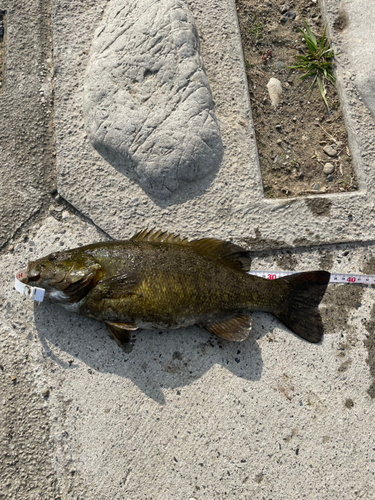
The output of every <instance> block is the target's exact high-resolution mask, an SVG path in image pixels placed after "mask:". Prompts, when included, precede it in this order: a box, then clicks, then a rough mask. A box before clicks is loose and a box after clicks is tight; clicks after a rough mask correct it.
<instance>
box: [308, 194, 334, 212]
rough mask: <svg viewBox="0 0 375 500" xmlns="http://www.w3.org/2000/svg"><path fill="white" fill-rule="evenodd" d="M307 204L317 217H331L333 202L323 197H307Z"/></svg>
mask: <svg viewBox="0 0 375 500" xmlns="http://www.w3.org/2000/svg"><path fill="white" fill-rule="evenodd" d="M305 204H306V206H307V208H308V209H309V210H310V211H311V213H312V214H313V215H315V217H329V215H330V213H331V205H332V202H331V201H330V200H325V199H323V198H315V199H309V198H308V199H306V200H305Z"/></svg>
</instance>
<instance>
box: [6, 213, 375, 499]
mask: <svg viewBox="0 0 375 500" xmlns="http://www.w3.org/2000/svg"><path fill="white" fill-rule="evenodd" d="M60 217H61V220H56V219H54V218H52V217H50V218H48V219H47V220H46V221H45V222H44V223H43V225H42V226H41V227H40V228H37V227H36V228H31V230H30V232H29V235H28V238H29V239H28V241H26V242H25V241H24V240H23V239H21V240H20V241H18V242H16V243H15V250H14V252H13V253H9V254H7V255H3V256H2V257H1V258H0V272H1V275H2V276H3V280H2V282H1V284H0V297H1V300H0V304H1V308H0V317H1V325H2V326H1V335H0V340H1V343H2V352H3V353H4V352H5V349H7V351H6V355H7V356H6V358H5V360H4V361H3V363H2V364H3V371H2V374H1V376H2V384H3V388H4V389H5V392H4V393H2V405H1V406H0V407H1V408H2V411H4V412H7V413H6V414H7V415H9V416H10V418H11V419H13V421H14V420H16V422H19V425H21V426H22V429H24V430H23V434H21V436H22V437H25V439H26V443H27V444H26V443H21V442H20V440H19V436H18V434H17V433H16V434H14V433H11V435H10V437H8V438H7V439H6V440H1V445H0V446H2V448H3V450H2V451H3V452H5V453H6V454H7V455H6V457H7V460H9V461H11V460H13V462H15V463H17V464H18V467H19V469H18V470H24V469H25V460H26V458H25V456H27V457H30V460H34V461H36V460H37V457H38V456H42V457H43V454H44V453H46V446H47V444H46V443H48V449H49V453H50V455H49V460H50V465H49V467H50V469H49V470H48V472H49V476H48V481H47V480H46V483H47V486H46V488H47V489H46V490H40V491H42V492H43V493H39V496H38V494H34V496H32V494H31V492H29V491H28V488H29V487H30V485H33V484H34V483H33V482H27V481H26V483H23V482H22V481H21V480H18V479H16V478H14V477H12V471H13V470H12V468H11V466H9V468H7V470H8V473H9V476H10V479H9V482H8V481H6V482H2V485H1V489H0V491H1V493H2V495H3V498H9V499H15V498H23V499H28V498H38V499H39V498H43V499H44V498H48V499H49V498H61V499H69V500H71V499H78V498H85V500H94V499H95V500H96V499H98V498H100V499H103V500H104V499H111V500H117V499H119V500H120V499H124V498H131V499H134V500H138V499H139V500H145V499H152V500H154V499H166V498H167V499H169V498H170V499H172V498H173V499H176V500H185V499H191V498H194V499H197V500H201V499H208V500H211V499H212V498H220V499H221V498H229V499H232V498H240V499H242V500H245V499H250V498H251V499H253V498H255V499H262V498H277V499H278V500H279V499H280V500H281V499H287V498H293V499H302V498H306V499H311V500H316V498H319V499H320V500H336V499H337V500H342V498H356V497H359V498H366V499H367V498H368V499H370V498H374V495H375V480H374V468H373V460H374V459H375V453H374V450H373V440H372V439H371V432H372V431H371V430H372V429H373V426H374V417H373V405H374V401H373V399H372V398H371V396H370V394H369V393H368V389H369V388H370V386H371V384H372V383H373V378H372V376H374V373H373V370H372V372H371V367H370V365H369V363H368V361H367V360H368V358H369V356H371V357H373V354H374V346H372V348H371V350H368V345H367V344H368V336H367V335H368V330H367V327H368V324H367V321H368V319H369V318H370V311H371V307H372V303H373V301H374V289H373V288H372V287H362V286H356V285H329V289H328V292H327V295H326V298H325V299H324V303H323V305H322V306H321V309H322V314H323V317H324V323H325V327H326V332H327V333H326V335H325V338H324V341H323V343H322V344H321V345H312V344H309V343H307V342H304V341H302V340H301V339H299V338H298V337H297V336H294V335H293V334H291V333H290V332H289V331H288V330H287V329H286V328H284V327H282V325H281V324H280V323H279V322H278V321H277V320H276V319H274V318H273V317H272V316H271V315H268V314H262V313H256V314H254V315H253V318H254V332H253V335H252V337H251V338H250V339H249V340H248V341H245V342H243V343H241V344H237V343H227V342H224V341H221V340H219V339H217V338H216V337H214V336H210V335H209V334H208V333H207V332H206V331H204V330H201V329H199V328H188V329H182V330H181V331H178V332H176V331H170V332H167V331H163V332H161V331H139V332H137V333H136V334H135V336H134V338H133V342H132V350H131V352H128V353H125V352H124V351H122V350H121V349H120V348H119V347H118V346H117V344H116V343H115V342H114V341H113V340H112V339H111V338H110V337H109V336H108V334H107V331H106V328H105V326H104V325H102V324H100V323H97V322H95V321H92V320H88V319H85V318H83V317H80V316H77V315H75V314H72V313H68V312H67V311H65V310H64V309H62V308H60V307H59V306H57V305H52V304H48V303H43V304H41V305H36V304H34V303H33V302H32V301H30V300H29V299H26V298H22V297H21V296H20V295H19V294H17V292H16V291H15V290H14V289H13V286H12V285H13V271H14V270H16V269H19V268H21V267H23V266H24V265H25V264H26V262H27V260H28V259H30V258H32V259H34V258H37V257H39V256H42V255H45V254H46V253H48V252H51V251H56V250H61V249H64V248H69V247H73V246H77V245H80V244H86V243H88V242H91V241H95V240H102V239H103V235H102V234H101V233H100V232H98V230H96V229H95V228H94V227H93V226H92V225H90V224H88V223H85V222H82V221H81V220H80V219H79V218H77V217H75V216H73V215H72V214H70V213H69V212H67V211H63V212H62V213H61V212H60ZM51 235H53V237H51ZM30 250H32V251H30ZM253 257H254V258H253V266H254V268H260V269H275V270H276V269H293V270H295V271H299V270H305V269H314V268H321V269H328V270H330V271H336V272H340V271H341V272H342V271H345V272H366V271H370V270H373V268H374V262H375V251H374V247H373V246H362V247H358V246H356V245H353V246H351V247H348V246H337V247H327V248H323V249H315V250H313V249H310V250H308V249H305V250H303V249H301V250H300V251H298V252H291V251H282V250H279V251H270V252H268V253H263V255H262V254H258V255H255V254H254V256H253ZM366 343H367V344H366ZM17 346H20V348H19V353H18V354H15V353H14V352H13V353H12V351H13V350H15V351H17V349H18V347H17ZM9 355H10V356H11V357H12V356H13V357H14V356H15V355H16V356H17V357H18V363H17V365H18V367H16V366H13V365H12V364H11V363H10V362H9V358H8V356H9ZM21 360H22V361H23V365H22V363H21ZM15 370H18V372H17V371H15ZM26 373H27V376H26ZM371 373H372V376H371ZM14 375H16V376H17V379H16V380H13V381H12V376H14ZM21 388H22V389H23V390H24V391H25V393H24V394H23V397H22V399H21V400H18V399H17V398H16V397H14V395H15V392H16V391H20V390H21ZM29 391H30V392H29ZM33 405H35V406H36V408H35V411H34V412H33V411H32V410H33ZM37 409H40V413H38V414H36V410H37ZM36 415H37V416H36ZM26 430H27V432H26ZM41 436H43V438H41ZM44 438H45V440H43V439H44ZM12 443H13V446H12ZM21 444H22V445H23V448H22V447H21ZM7 463H8V462H7ZM30 469H31V472H28V471H26V473H25V474H24V477H25V478H26V479H27V478H28V474H29V475H31V474H32V471H33V470H35V469H33V468H32V466H31V468H30ZM41 474H43V475H44V474H45V472H44V470H43V471H41ZM54 480H55V482H54ZM50 482H51V483H52V484H49V483H50ZM42 484H43V483H42ZM16 488H18V493H17V489H16ZM48 488H50V490H48ZM36 491H39V490H36ZM48 491H51V494H49V493H46V492H48ZM52 492H53V493H52Z"/></svg>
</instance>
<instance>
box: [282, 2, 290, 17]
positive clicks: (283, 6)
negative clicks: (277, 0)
mask: <svg viewBox="0 0 375 500" xmlns="http://www.w3.org/2000/svg"><path fill="white" fill-rule="evenodd" d="M289 9H290V5H289V4H288V3H284V4H283V5H281V6H280V12H281V14H285V13H286V12H288V10H289Z"/></svg>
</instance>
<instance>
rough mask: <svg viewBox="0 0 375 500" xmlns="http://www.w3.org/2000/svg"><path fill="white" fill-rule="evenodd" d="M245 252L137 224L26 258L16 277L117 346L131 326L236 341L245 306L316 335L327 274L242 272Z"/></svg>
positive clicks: (247, 327) (242, 331) (244, 333)
mask: <svg viewBox="0 0 375 500" xmlns="http://www.w3.org/2000/svg"><path fill="white" fill-rule="evenodd" d="M249 270H250V256H249V252H248V251H247V250H245V249H243V248H241V247H240V246H238V245H235V244H233V243H229V242H225V241H221V240H217V239H213V238H204V239H200V240H194V241H188V239H186V238H185V239H182V238H181V237H180V236H177V235H175V234H169V233H167V232H161V231H155V230H144V231H141V232H139V233H137V234H136V235H135V236H133V237H132V238H131V239H130V240H125V241H110V242H104V243H94V244H91V245H87V246H83V247H79V248H75V249H72V250H66V251H62V252H56V253H52V254H50V255H47V256H46V257H43V258H41V259H38V260H36V261H34V262H29V264H28V267H27V272H26V276H25V277H24V278H23V279H22V281H23V282H24V283H26V284H29V285H31V286H37V287H40V288H44V289H45V290H46V298H47V299H49V300H51V301H53V302H57V303H59V304H60V305H61V306H63V307H65V308H66V309H68V310H69V311H72V312H75V313H78V314H81V315H83V316H86V317H88V318H92V319H95V320H98V321H102V322H104V323H105V324H106V326H107V328H108V331H109V332H110V334H111V335H112V336H113V338H114V339H115V340H116V341H117V343H118V344H119V345H120V346H122V347H123V346H125V345H126V343H127V342H129V339H130V332H131V331H134V330H137V329H138V328H158V329H166V328H167V329H169V328H172V329H175V328H182V327H186V326H191V325H198V326H201V327H204V328H206V329H207V330H208V331H210V332H212V333H214V334H215V335H217V336H218V337H220V338H222V339H225V340H231V341H236V342H241V341H243V340H245V339H247V338H248V337H249V335H250V332H251V327H252V320H251V318H250V316H249V314H250V313H251V311H265V312H269V313H271V314H273V315H274V316H276V317H277V318H278V319H279V320H280V321H281V322H282V323H283V324H284V325H285V326H287V327H288V328H289V329H290V330H292V332H294V333H296V334H297V335H299V336H300V337H302V338H304V339H306V340H308V341H309V342H314V343H316V342H319V341H320V340H321V339H322V336H323V323H322V320H321V316H320V313H319V310H318V305H319V303H320V301H321V299H322V298H323V295H324V293H325V290H326V287H327V284H328V282H329V278H330V274H329V273H328V272H326V271H312V272H305V273H296V274H293V275H291V276H287V277H285V278H279V279H277V280H273V281H269V280H266V279H264V278H260V277H257V276H251V275H249V274H247V271H249Z"/></svg>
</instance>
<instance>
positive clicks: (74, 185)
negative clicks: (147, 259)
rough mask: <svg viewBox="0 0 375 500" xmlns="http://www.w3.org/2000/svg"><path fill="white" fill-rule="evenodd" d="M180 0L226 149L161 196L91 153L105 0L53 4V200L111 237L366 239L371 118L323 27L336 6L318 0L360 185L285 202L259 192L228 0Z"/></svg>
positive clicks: (341, 42)
mask: <svg viewBox="0 0 375 500" xmlns="http://www.w3.org/2000/svg"><path fill="white" fill-rule="evenodd" d="M188 4H189V7H190V8H191V10H192V12H193V15H194V17H195V19H196V23H197V26H198V31H199V34H200V39H201V46H202V55H203V60H204V63H205V67H206V71H207V75H208V79H209V82H210V86H211V89H212V92H213V97H214V101H215V112H216V116H217V118H218V120H219V125H220V129H221V134H222V139H223V144H224V146H225V154H224V159H223V162H222V164H221V167H220V170H219V172H218V173H217V174H215V175H212V176H211V177H209V178H206V179H205V180H204V181H202V182H201V184H200V185H198V186H196V187H195V188H192V187H187V188H186V190H185V191H184V192H183V193H180V194H179V195H175V196H172V197H171V198H170V200H169V201H164V202H161V201H158V200H157V199H153V198H151V197H149V196H148V195H147V194H146V193H145V192H144V191H142V189H141V188H140V187H139V186H138V185H137V184H136V183H135V182H133V181H131V180H130V179H128V178H127V177H125V176H124V175H122V174H120V173H119V172H117V171H116V170H115V169H114V168H113V167H111V166H110V165H109V164H108V163H106V162H105V161H104V160H103V158H102V157H101V156H99V154H98V153H97V152H96V151H95V150H94V149H93V148H92V146H91V145H90V144H89V141H88V138H87V136H86V133H85V129H84V123H83V114H82V99H83V91H84V88H83V82H84V74H85V69H86V66H87V62H88V57H89V52H90V46H91V41H92V38H93V35H94V32H95V29H96V26H97V25H98V23H99V20H100V19H101V16H102V14H103V12H104V9H105V7H106V5H107V1H106V0H99V1H97V2H88V3H85V5H84V6H83V5H82V4H81V3H79V2H71V1H67V0H54V1H53V26H54V57H55V65H56V141H57V171H58V186H59V192H60V193H61V194H62V196H63V197H64V198H66V199H67V200H68V201H69V202H70V203H72V204H73V205H74V206H75V207H76V208H77V209H78V210H80V211H81V212H82V213H84V214H85V215H87V216H89V217H90V218H92V220H94V221H95V223H96V224H98V225H99V226H100V227H101V228H102V229H104V230H105V231H106V232H108V233H109V234H110V235H111V236H113V237H117V238H119V237H120V238H121V237H124V236H126V235H129V234H131V233H132V232H134V231H135V230H136V229H139V228H140V227H143V226H145V225H149V226H154V227H160V228H162V229H169V230H174V231H177V232H184V231H185V232H189V234H191V235H192V236H203V235H206V234H207V233H210V234H213V235H215V236H217V237H221V238H224V239H228V238H237V239H238V238H241V239H243V240H246V241H247V242H249V243H251V242H259V241H264V240H266V241H268V242H270V241H277V242H278V243H277V244H278V245H283V246H300V245H309V244H319V243H322V242H337V241H355V240H361V241H365V240H371V238H372V230H373V225H374V217H375V212H374V210H373V208H374V200H373V198H374V196H373V195H374V179H375V178H374V171H373V168H372V165H373V162H374V159H375V158H374V154H375V153H374V150H373V148H372V146H371V144H372V142H373V140H374V121H373V119H372V117H371V114H370V112H369V110H368V109H367V108H366V106H365V105H364V103H363V102H361V100H360V96H359V94H358V93H357V90H356V87H355V84H354V81H353V80H352V78H351V77H352V76H353V75H352V74H351V71H352V70H351V67H350V64H349V55H348V50H347V44H345V43H346V42H345V40H346V39H345V35H344V33H341V32H336V31H334V30H333V29H332V26H333V23H334V18H333V13H334V12H335V13H336V15H337V13H338V10H339V3H338V2H337V1H336V0H327V2H326V4H327V6H329V9H328V8H327V9H326V10H327V11H329V12H328V14H327V19H328V21H329V25H330V28H331V34H332V36H333V39H334V43H335V44H336V46H337V47H339V49H340V50H342V54H341V55H340V56H339V69H338V80H339V87H340V93H341V102H342V107H343V111H344V114H345V118H346V123H347V128H348V132H349V136H350V145H351V154H352V156H353V159H354V163H355V165H356V169H357V175H358V180H359V186H360V191H359V192H357V193H352V194H342V195H332V196H329V195H327V196H324V197H308V198H299V199H290V200H267V199H265V198H264V196H263V191H262V183H261V177H260V170H259V164H258V158H257V149H256V143H255V138H254V131H253V124H252V119H251V109H250V103H249V97H248V89H247V82H246V75H245V71H244V63H243V56H242V48H241V40H240V35H239V30H238V24H237V17H236V11H235V5H234V2H233V0H227V1H225V2H221V3H220V5H217V2H213V1H209V2H207V1H206V2H202V1H200V0H189V2H188ZM369 8H370V9H372V7H371V5H370V6H369ZM363 22H364V23H366V22H367V18H366V19H364V20H363ZM77 27H79V29H77ZM367 31H368V37H367V39H366V41H365V43H366V44H368V45H370V46H371V44H372V45H374V44H375V40H374V35H373V31H372V30H371V28H370V27H369V29H368V30H367ZM366 46H367V45H366ZM301 135H302V132H301ZM99 200H100V202H99Z"/></svg>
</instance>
